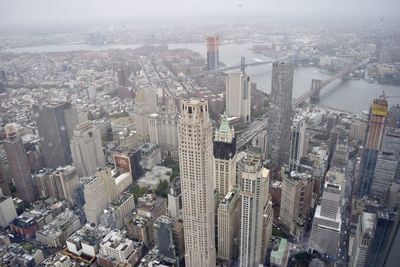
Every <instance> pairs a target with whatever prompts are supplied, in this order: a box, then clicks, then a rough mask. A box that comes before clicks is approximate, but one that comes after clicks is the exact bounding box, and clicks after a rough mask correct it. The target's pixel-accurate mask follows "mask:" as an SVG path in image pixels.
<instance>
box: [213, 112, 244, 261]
mask: <svg viewBox="0 0 400 267" xmlns="http://www.w3.org/2000/svg"><path fill="white" fill-rule="evenodd" d="M213 147H214V186H215V190H216V191H217V193H218V195H219V200H218V201H219V203H218V205H217V206H218V207H217V257H218V260H219V261H221V262H223V263H225V264H227V265H228V266H229V265H230V263H231V260H232V259H233V256H234V252H235V250H234V249H235V247H237V246H238V244H235V239H236V238H237V237H238V234H239V231H238V228H239V214H240V213H239V207H238V205H239V192H238V190H237V189H236V188H235V187H236V137H235V132H234V129H233V128H230V127H229V123H228V119H227V117H226V115H225V114H224V116H223V117H222V120H221V125H220V127H219V129H218V130H216V131H215V139H214V142H213Z"/></svg>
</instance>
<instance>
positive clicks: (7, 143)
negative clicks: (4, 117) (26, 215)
mask: <svg viewBox="0 0 400 267" xmlns="http://www.w3.org/2000/svg"><path fill="white" fill-rule="evenodd" d="M6 135H7V137H6V139H5V140H4V141H3V146H4V150H5V152H6V155H7V159H8V165H9V168H10V173H11V176H12V178H13V181H14V184H15V187H16V189H17V196H18V197H19V198H21V199H22V200H25V201H26V202H33V201H34V200H35V198H36V190H35V188H34V183H33V179H32V176H31V170H30V169H29V163H28V158H27V156H26V152H25V149H24V144H23V143H22V140H21V138H20V137H19V136H18V135H17V133H16V132H15V130H14V128H13V127H9V126H8V125H7V126H6Z"/></svg>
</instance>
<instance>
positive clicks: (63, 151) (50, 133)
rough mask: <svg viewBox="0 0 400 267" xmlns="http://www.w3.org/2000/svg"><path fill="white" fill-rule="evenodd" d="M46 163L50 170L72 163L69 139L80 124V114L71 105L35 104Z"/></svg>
mask: <svg viewBox="0 0 400 267" xmlns="http://www.w3.org/2000/svg"><path fill="white" fill-rule="evenodd" d="M32 109H33V117H34V120H35V121H36V124H37V127H38V130H39V136H40V140H41V142H40V144H41V148H42V152H43V156H44V162H45V165H46V167H48V168H53V169H55V168H57V167H59V166H65V165H69V164H71V163H72V157H71V149H70V146H69V139H70V138H71V135H72V129H73V128H74V127H75V126H76V125H77V124H78V112H77V110H76V108H73V107H72V106H71V103H69V102H64V103H51V104H43V105H39V104H35V105H33V106H32Z"/></svg>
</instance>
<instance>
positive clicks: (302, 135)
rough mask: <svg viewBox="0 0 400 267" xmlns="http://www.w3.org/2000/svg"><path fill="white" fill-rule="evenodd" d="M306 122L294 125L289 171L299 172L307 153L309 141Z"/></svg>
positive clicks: (291, 136) (291, 135)
mask: <svg viewBox="0 0 400 267" xmlns="http://www.w3.org/2000/svg"><path fill="white" fill-rule="evenodd" d="M306 129H307V125H306V123H305V121H299V122H296V123H293V126H292V127H291V134H290V150H289V170H290V171H298V169H299V166H300V159H301V157H302V156H304V155H305V154H306V153H307V151H306V150H307V147H308V142H307V141H308V139H307V136H306Z"/></svg>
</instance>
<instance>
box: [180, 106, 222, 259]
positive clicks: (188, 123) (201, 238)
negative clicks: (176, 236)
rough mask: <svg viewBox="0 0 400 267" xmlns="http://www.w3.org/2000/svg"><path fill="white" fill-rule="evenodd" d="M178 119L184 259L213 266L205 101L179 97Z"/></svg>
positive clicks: (208, 128)
mask: <svg viewBox="0 0 400 267" xmlns="http://www.w3.org/2000/svg"><path fill="white" fill-rule="evenodd" d="M181 110H182V113H181V118H180V121H179V167H180V174H181V187H182V204H183V221H184V235H185V262H186V265H187V266H215V264H216V255H215V246H214V243H215V232H214V227H215V223H214V221H215V217H214V216H215V200H214V183H213V155H212V124H211V120H210V117H209V114H208V103H207V101H206V100H197V99H192V100H183V101H182V102H181Z"/></svg>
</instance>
